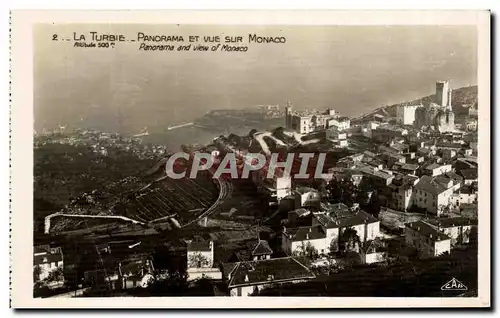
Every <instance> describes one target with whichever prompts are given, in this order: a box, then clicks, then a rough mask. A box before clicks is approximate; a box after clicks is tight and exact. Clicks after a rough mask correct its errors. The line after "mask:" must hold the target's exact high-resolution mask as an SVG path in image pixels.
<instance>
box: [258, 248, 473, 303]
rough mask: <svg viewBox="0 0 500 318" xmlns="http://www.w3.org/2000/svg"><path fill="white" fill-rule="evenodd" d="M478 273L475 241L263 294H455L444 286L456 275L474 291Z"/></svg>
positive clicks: (285, 286) (413, 295) (353, 267)
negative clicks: (428, 255) (444, 251)
mask: <svg viewBox="0 0 500 318" xmlns="http://www.w3.org/2000/svg"><path fill="white" fill-rule="evenodd" d="M477 275H478V272H477V246H473V245H472V246H469V247H468V248H467V249H465V250H453V251H452V253H451V254H445V255H442V256H441V257H437V258H431V259H418V260H414V261H411V260H407V259H401V260H400V261H398V262H393V263H391V264H389V265H387V266H386V265H382V266H380V265H354V266H352V267H351V268H346V270H344V271H342V272H339V273H333V274H331V275H330V276H322V277H318V278H317V279H315V280H311V281H309V282H305V283H299V284H284V285H282V286H280V287H279V288H277V287H275V288H269V289H264V290H263V291H261V293H260V296H293V297H300V296H336V297H349V296H351V297H370V296H371V297H454V296H457V293H454V292H451V291H446V292H443V291H441V286H442V285H444V284H445V283H446V282H447V281H449V280H450V279H451V278H452V277H455V278H456V279H458V280H460V281H461V282H462V283H464V284H465V285H466V286H467V287H468V289H469V290H470V291H472V290H475V289H476V288H477Z"/></svg>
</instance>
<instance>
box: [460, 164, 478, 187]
mask: <svg viewBox="0 0 500 318" xmlns="http://www.w3.org/2000/svg"><path fill="white" fill-rule="evenodd" d="M460 174H461V175H462V177H463V178H464V183H465V184H471V183H473V182H475V181H477V168H475V169H462V170H460Z"/></svg>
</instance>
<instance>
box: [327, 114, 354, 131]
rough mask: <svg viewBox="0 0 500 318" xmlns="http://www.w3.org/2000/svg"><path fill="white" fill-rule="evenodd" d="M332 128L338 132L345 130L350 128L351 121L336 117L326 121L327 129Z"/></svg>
mask: <svg viewBox="0 0 500 318" xmlns="http://www.w3.org/2000/svg"><path fill="white" fill-rule="evenodd" d="M331 127H334V128H336V129H337V130H339V131H344V130H347V129H349V128H350V127H351V120H350V119H349V117H337V118H333V119H330V120H328V128H331Z"/></svg>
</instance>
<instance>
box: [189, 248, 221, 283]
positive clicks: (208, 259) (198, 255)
mask: <svg viewBox="0 0 500 318" xmlns="http://www.w3.org/2000/svg"><path fill="white" fill-rule="evenodd" d="M187 273H188V280H194V279H198V278H202V277H206V278H210V279H222V273H221V272H220V270H219V269H218V268H214V242H213V241H200V240H198V241H190V242H188V244H187Z"/></svg>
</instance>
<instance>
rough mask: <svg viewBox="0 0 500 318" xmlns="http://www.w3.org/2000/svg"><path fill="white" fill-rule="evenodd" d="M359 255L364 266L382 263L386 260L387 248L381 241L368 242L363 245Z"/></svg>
mask: <svg viewBox="0 0 500 318" xmlns="http://www.w3.org/2000/svg"><path fill="white" fill-rule="evenodd" d="M359 254H360V256H361V262H362V263H364V264H373V263H380V262H383V261H384V260H385V255H386V247H385V245H384V244H383V242H382V241H381V240H380V239H375V240H370V241H366V242H365V243H363V244H362V245H361V248H360V251H359Z"/></svg>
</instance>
